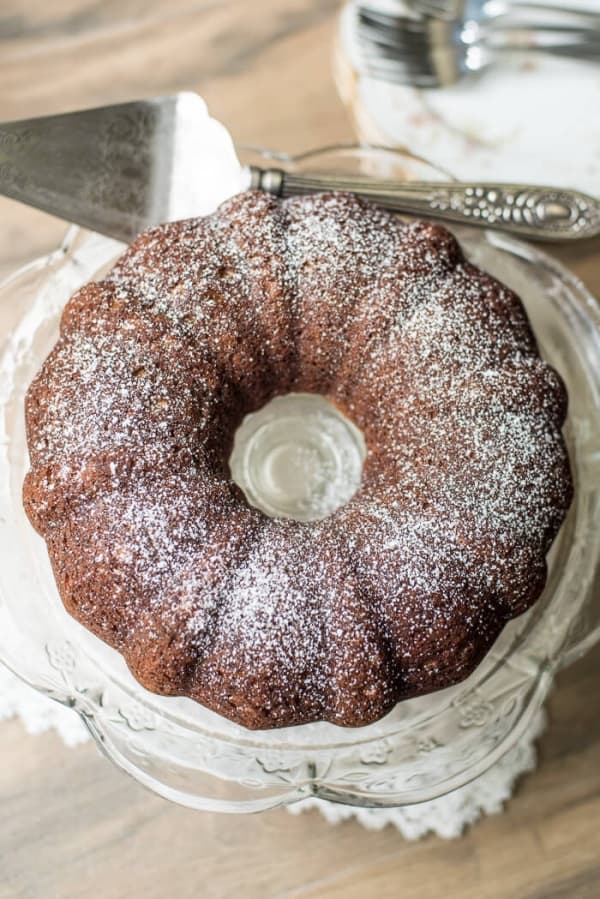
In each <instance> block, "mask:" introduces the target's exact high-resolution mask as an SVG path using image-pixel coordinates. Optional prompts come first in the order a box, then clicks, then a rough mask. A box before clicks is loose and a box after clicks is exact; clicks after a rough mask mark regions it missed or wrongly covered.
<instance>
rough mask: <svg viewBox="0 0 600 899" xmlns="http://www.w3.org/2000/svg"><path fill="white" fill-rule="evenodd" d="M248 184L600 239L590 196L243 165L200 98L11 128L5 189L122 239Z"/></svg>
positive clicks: (550, 236)
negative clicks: (338, 193) (341, 194)
mask: <svg viewBox="0 0 600 899" xmlns="http://www.w3.org/2000/svg"><path fill="white" fill-rule="evenodd" d="M246 188H254V189H259V190H265V191H268V192H269V193H272V194H276V195H278V196H292V195H297V194H306V193H314V192H319V191H328V190H348V191H352V192H354V193H357V194H360V195H361V196H363V197H365V198H367V199H370V200H373V201H374V202H376V203H378V204H379V205H381V206H385V207H387V208H389V209H392V210H395V211H398V212H404V213H410V214H415V215H420V216H425V217H430V218H438V219H444V220H447V221H452V222H462V223H467V224H473V225H482V226H486V227H487V226H490V225H493V226H494V227H496V228H504V229H506V230H509V231H512V232H515V233H518V234H522V235H523V236H526V237H530V238H533V239H537V240H544V239H546V240H570V239H574V238H580V237H591V236H593V235H595V234H598V233H600V203H599V202H598V201H597V200H595V199H594V198H592V197H589V196H586V195H585V194H583V193H580V192H578V191H571V190H563V189H558V188H552V187H532V186H528V185H516V184H510V185H502V184H465V183H461V184H458V183H452V182H449V183H431V182H427V183H418V182H412V183H410V182H406V183H404V182H391V181H385V180H375V179H371V178H365V177H361V176H354V175H339V174H330V173H323V174H318V173H312V172H311V173H306V174H296V173H289V172H285V171H283V170H281V169H261V168H258V167H255V166H251V167H246V168H242V167H241V166H240V164H239V162H238V160H237V157H236V155H235V151H234V148H233V144H232V142H231V138H230V137H229V135H228V134H227V132H226V131H225V129H224V128H223V126H222V125H220V124H219V123H218V122H216V121H215V120H214V119H211V118H210V117H209V115H208V112H207V110H206V106H205V104H204V102H203V101H202V99H201V98H200V97H198V96H197V95H196V94H190V93H181V94H176V95H175V96H171V97H159V98H157V99H152V100H140V101H137V102H134V103H125V104H119V105H115V106H105V107H100V108H98V109H88V110H83V111H82V112H74V113H67V114H64V115H57V116H48V117H44V118H38V119H29V120H24V121H18V122H8V123H5V124H3V125H0V193H2V194H4V195H5V196H8V197H12V198H14V199H16V200H19V201H21V202H23V203H26V204H28V205H30V206H35V207H37V208H38V209H43V210H45V211H46V212H50V213H52V214H53V215H56V216H59V217H60V218H64V219H66V220H67V221H71V222H76V223H77V224H80V225H83V226H84V227H86V228H90V229H92V230H94V231H98V232H100V233H101V234H106V235H109V236H110V237H114V238H116V239H117V240H122V241H130V240H132V239H133V238H134V237H136V235H137V234H139V233H140V232H141V231H143V230H144V228H147V227H149V226H151V225H156V224H159V223H161V222H166V221H173V220H175V219H179V218H186V217H191V216H196V215H203V214H206V213H208V212H211V211H212V210H213V209H214V208H216V206H217V205H218V204H219V202H221V201H222V200H224V199H226V197H228V196H232V195H234V194H235V193H238V192H239V191H241V190H244V189H246Z"/></svg>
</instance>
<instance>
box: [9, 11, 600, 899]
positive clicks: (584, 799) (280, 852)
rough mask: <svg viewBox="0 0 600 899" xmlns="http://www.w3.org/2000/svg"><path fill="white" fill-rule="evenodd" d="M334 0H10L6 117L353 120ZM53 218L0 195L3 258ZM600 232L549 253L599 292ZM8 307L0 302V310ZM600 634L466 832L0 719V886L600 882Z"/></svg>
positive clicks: (220, 888) (287, 888) (111, 898)
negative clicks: (200, 107) (529, 754)
mask: <svg viewBox="0 0 600 899" xmlns="http://www.w3.org/2000/svg"><path fill="white" fill-rule="evenodd" d="M336 6H337V4H336V2H334V0H327V2H319V0H286V2H275V0H263V2H261V3H260V4H251V3H247V2H232V3H222V2H218V0H213V2H206V3H199V2H191V0H171V2H170V3H169V4H166V3H160V2H158V0H118V2H117V0H54V2H52V3H51V4H50V3H49V4H41V3H39V0H3V3H2V4H1V7H0V118H4V119H9V118H18V117H22V116H29V115H35V114H44V113H50V112H54V111H59V110H66V109H72V108H76V107H78V106H86V105H88V106H89V105H94V104H97V103H105V102H111V101H116V100H124V99H129V98H131V97H136V96H150V95H153V94H157V93H164V92H167V91H172V90H178V89H180V88H188V89H193V90H199V91H200V92H201V93H202V94H203V95H204V96H205V97H206V99H207V101H208V103H209V106H210V107H211V110H212V112H213V114H215V115H216V116H217V117H218V118H221V119H222V120H223V121H224V122H225V123H226V124H227V125H228V127H229V128H230V129H231V131H232V132H233V134H234V137H235V138H236V139H237V140H239V141H243V142H246V143H253V144H262V145H267V146H273V147H281V148H285V149H289V150H292V151H294V150H300V149H304V148H307V147H309V146H314V145H318V144H324V143H330V142H336V141H340V140H350V139H351V138H352V130H351V125H350V122H349V119H348V116H347V115H346V113H345V111H344V109H343V108H342V106H341V104H340V103H339V101H338V99H337V96H336V92H335V89H334V87H333V83H332V80H331V75H330V47H331V42H332V39H333V33H334V26H335V22H334V16H335V12H336ZM63 231H64V224H63V223H61V222H58V221H56V220H55V219H52V218H51V217H50V216H47V215H44V214H43V213H40V212H36V211H34V210H29V209H25V208H21V207H19V206H18V205H17V204H15V203H12V202H11V201H8V200H0V234H1V237H2V240H1V243H0V274H1V273H2V272H7V271H9V270H12V269H13V268H14V267H15V266H16V265H17V264H20V263H21V262H23V261H25V260H27V259H30V258H32V257H33V256H36V255H39V254H40V253H41V252H45V251H47V250H49V249H51V248H53V247H54V246H55V245H56V243H57V241H58V239H59V238H60V235H61V234H62V232H63ZM599 249H600V243H598V242H593V243H592V244H589V245H585V244H581V245H578V246H576V247H569V248H566V249H564V250H561V251H560V252H558V251H557V255H560V257H561V258H562V259H563V261H565V262H566V263H567V264H568V265H570V266H571V267H572V268H573V269H574V270H575V271H576V272H577V273H578V274H579V276H580V277H582V278H583V279H584V280H586V281H587V283H588V284H589V286H590V287H591V288H592V289H593V290H594V291H596V292H597V293H600V262H599V261H598V250H599ZM1 324H2V311H1V310H0V326H1ZM599 695H600V652H594V653H591V654H590V655H589V656H588V657H587V658H586V659H585V660H583V661H582V662H580V663H579V664H578V665H576V666H575V667H573V668H572V669H571V670H569V671H568V672H566V673H565V674H564V675H563V676H562V677H561V679H560V683H559V686H558V689H557V690H556V692H555V693H554V696H553V698H552V701H551V703H550V720H551V726H550V730H549V732H548V734H547V735H546V736H545V737H544V738H543V739H542V741H541V766H540V769H539V770H538V771H537V772H536V773H535V774H534V775H531V776H528V777H527V778H526V779H525V780H524V782H523V784H522V786H521V787H520V788H519V790H518V793H517V796H516V797H515V798H514V799H513V800H512V801H511V803H510V804H509V808H508V811H507V812H506V814H504V815H502V816H498V817H494V818H490V819H487V820H485V821H483V822H482V823H480V824H478V825H477V826H476V827H474V828H473V829H472V830H471V831H470V832H469V833H468V834H467V835H466V836H465V838H464V839H462V840H460V841H453V842H444V841H442V840H439V839H435V838H429V839H426V840H424V841H422V842H420V843H417V844H410V843H406V842H404V841H403V840H402V839H401V838H400V837H399V836H398V834H397V833H396V832H395V831H392V830H390V829H388V830H386V831H383V832H379V833H372V832H367V831H364V830H363V829H362V828H361V827H359V826H358V825H356V824H354V823H347V824H345V825H341V826H339V827H335V828H333V827H330V826H329V825H327V824H326V823H325V822H324V821H323V820H322V819H321V818H320V817H319V816H318V815H316V814H314V813H310V814H306V815H302V816H300V817H299V818H295V817H292V816H290V815H288V814H287V813H286V812H284V811H274V812H270V813H266V814H263V815H260V816H253V817H234V816H219V815H212V814H201V813H194V812H191V811H188V810H186V809H182V808H178V807H176V806H173V805H170V804H168V803H167V802H165V801H163V800H161V799H158V798H157V797H155V796H153V795H151V794H150V793H147V792H146V791H144V790H143V789H142V788H141V787H140V786H139V785H137V784H136V783H134V782H133V781H131V780H129V779H127V778H126V777H125V776H124V775H122V774H121V773H120V772H119V771H117V770H116V769H115V768H113V767H112V766H111V765H110V764H108V763H107V762H106V761H105V760H104V759H103V758H100V757H99V756H98V754H97V753H96V751H95V750H94V749H93V747H91V746H90V745H87V746H84V747H82V748H79V749H66V748H64V746H62V744H61V743H60V741H59V739H58V738H57V737H56V736H54V735H51V734H49V735H45V736H41V737H28V736H26V735H25V734H24V732H23V730H22V728H21V726H20V725H19V724H18V723H17V722H10V723H4V724H0V759H1V760H2V764H1V765H0V899H38V897H39V899H81V897H82V896H86V895H93V896H98V897H101V899H125V897H127V899H132V897H133V899H137V897H144V899H171V897H173V899H188V897H189V899H192V897H194V899H197V897H198V896H200V897H202V899H213V897H214V899H225V897H234V896H238V895H243V896H244V897H246V899H284V897H286V899H288V897H289V899H291V897H302V899H317V897H318V899H342V897H344V899H365V897H367V899H370V897H374V896H377V897H378V899H397V897H402V899H413V897H414V899H417V897H418V899H439V897H441V896H443V897H445V899H458V897H460V899H598V897H599V896H600V719H599V718H598V715H597V710H598V696H599Z"/></svg>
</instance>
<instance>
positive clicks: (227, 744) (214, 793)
mask: <svg viewBox="0 0 600 899" xmlns="http://www.w3.org/2000/svg"><path fill="white" fill-rule="evenodd" d="M243 156H244V161H248V162H250V161H252V160H253V159H254V160H256V158H257V156H258V157H260V161H262V162H264V161H265V158H270V159H274V158H275V159H277V160H278V162H279V163H280V164H281V165H283V166H287V167H289V168H296V169H303V170H307V169H309V168H318V169H321V170H323V169H330V170H332V171H333V170H335V171H339V170H340V169H346V170H354V171H360V172H362V173H371V174H374V175H379V176H381V175H388V176H390V177H395V178H408V179H410V178H431V179H436V178H438V179H439V178H440V177H447V176H446V175H444V173H441V172H440V171H439V170H436V169H433V168H432V167H431V166H430V165H428V164H427V163H426V162H425V161H423V160H420V159H417V158H415V157H414V156H411V155H410V154H409V153H406V152H399V151H396V150H394V151H390V150H385V149H378V148H367V147H361V148H358V147H332V148H326V149H321V150H317V151H314V152H312V153H308V154H305V155H303V156H301V157H297V158H294V159H290V158H287V157H281V156H276V155H275V154H270V153H266V152H265V151H244V153H243ZM456 231H457V235H458V237H459V239H460V240H461V241H462V244H463V246H464V248H465V251H466V253H467V255H468V256H469V257H470V258H471V259H472V260H473V261H475V262H476V263H478V264H480V265H481V266H483V267H484V268H486V269H488V270H489V271H491V272H492V273H493V274H495V275H497V276H498V277H500V278H501V279H502V280H504V281H505V282H507V283H508V284H509V285H510V286H512V287H513V288H515V289H516V290H517V291H518V292H519V293H520V294H521V296H522V297H523V300H524V302H525V305H526V307H527V310H528V312H529V315H530V317H531V320H532V322H533V326H534V328H535V331H536V333H537V335H538V338H539V341H540V345H541V348H542V351H543V353H544V355H545V356H546V358H547V359H549V360H550V362H552V363H553V364H554V365H555V366H556V367H557V368H558V369H559V371H560V372H561V374H562V375H563V377H564V378H565V381H566V382H567V385H568V388H569V394H570V414H569V419H568V423H567V438H568V441H569V445H570V451H571V459H572V463H573V469H574V475H575V480H576V500H575V502H574V504H573V507H572V509H571V511H570V513H569V516H568V519H567V521H566V522H565V524H564V526H563V528H562V531H561V533H560V535H559V537H558V539H557V540H556V542H555V544H554V546H553V548H552V551H551V554H550V557H549V578H548V584H547V588H546V590H545V592H544V595H543V597H542V598H541V600H540V601H539V602H538V603H537V604H536V605H535V607H534V608H533V609H531V610H530V611H529V612H528V613H527V614H526V615H524V616H522V617H521V618H519V619H517V620H515V621H513V622H511V623H510V624H509V625H508V626H507V627H506V629H505V631H504V632H503V634H502V636H501V637H500V639H499V640H498V641H497V643H496V645H495V646H494V648H493V649H492V651H491V652H490V653H489V655H488V656H487V657H486V659H485V660H484V661H483V662H482V664H481V665H480V666H479V668H478V669H477V670H476V671H475V672H474V673H473V674H472V675H471V677H470V678H469V679H468V680H466V681H465V682H464V683H462V684H460V685H459V686H456V687H452V688H450V689H447V690H443V691H440V692H438V693H435V694H432V695H430V696H425V697H421V698H418V699H413V700H409V701H407V702H403V703H400V704H399V705H398V706H396V708H395V709H394V710H393V711H392V712H391V713H390V714H388V715H387V716H386V717H385V718H384V719H383V720H381V721H380V722H378V723H376V724H373V725H370V726H368V727H364V728H359V729H345V728H340V727H336V726H334V725H330V724H325V723H318V724H309V725H304V726H300V727H295V728H289V729H283V730H277V731H263V732H251V731H248V730H245V729H244V728H242V727H239V726H237V725H235V724H232V723H230V722H229V721H227V720H225V719H224V718H221V717H220V716H218V715H216V714H213V713H211V712H209V711H207V710H206V709H204V708H202V707H201V706H199V705H197V704H195V703H194V702H192V701H191V700H188V699H180V698H173V697H160V696H155V695H153V694H151V693H149V692H147V691H146V690H144V689H143V688H142V687H141V686H140V685H139V684H138V683H137V682H136V681H135V680H134V679H133V677H132V676H131V675H130V674H129V671H128V669H127V668H126V666H125V663H124V662H123V660H122V658H121V657H120V655H119V654H118V653H116V652H115V651H114V650H112V649H110V648H109V647H108V646H106V645H104V644H103V643H102V642H101V641H99V640H98V639H97V638H95V637H94V636H93V635H91V634H90V633H88V632H87V631H86V630H85V629H84V628H82V627H81V626H80V625H79V624H78V623H77V622H75V621H74V620H73V619H71V618H70V617H69V615H67V613H66V612H65V611H64V609H63V607H62V605H61V602H60V599H59V597H58V593H57V590H56V587H55V585H54V580H53V577H52V573H51V569H50V564H49V561H48V557H47V554H46V548H45V545H44V542H43V541H42V540H41V538H40V537H39V536H38V535H37V534H36V533H35V532H34V531H33V529H32V527H31V526H30V524H29V522H28V521H27V519H26V517H25V514H24V512H23V509H22V506H21V485H22V481H23V476H24V474H25V472H26V470H27V467H28V462H27V450H26V443H25V433H24V422H23V398H24V394H25V391H26V389H27V386H28V384H29V382H30V381H31V379H32V377H33V375H34V374H35V372H36V371H37V370H38V368H39V366H40V364H41V362H42V360H43V359H44V357H45V356H46V354H47V353H48V351H49V349H50V347H51V346H52V345H53V343H54V341H55V339H56V336H57V328H58V319H59V315H60V312H61V309H62V307H63V306H64V304H65V302H66V300H67V299H68V297H69V296H70V294H71V293H72V292H73V291H74V290H75V289H77V288H78V287H79V286H80V285H81V284H83V283H85V282H86V281H88V280H90V279H92V278H94V277H96V276H97V275H98V274H100V273H101V272H102V271H104V270H106V268H107V267H109V266H110V264H111V262H112V260H113V259H114V258H115V256H117V255H118V254H119V252H120V251H121V250H122V246H121V245H120V244H118V243H116V242H115V241H111V240H109V239H107V238H104V237H100V236H99V235H97V234H90V233H86V232H85V231H81V230H78V229H75V228H72V229H71V230H69V232H68V234H67V236H66V238H65V241H64V243H63V245H62V246H61V247H60V248H59V249H58V250H56V252H54V253H52V254H51V255H50V256H48V257H46V258H43V259H39V260H37V261H36V262H34V263H32V264H31V265H29V266H27V267H26V268H24V269H21V270H20V271H18V272H17V273H16V274H15V275H13V276H12V277H11V278H9V279H8V280H7V281H6V282H4V284H3V285H2V286H1V287H0V292H1V296H0V302H2V303H4V304H9V305H10V308H11V310H12V314H13V320H14V321H15V323H16V324H15V327H14V329H13V331H12V332H11V334H10V335H9V336H8V337H7V338H6V339H5V341H4V344H3V346H2V354H1V358H0V407H1V424H0V540H1V541H2V547H3V562H4V564H3V566H2V571H1V573H0V659H1V660H2V661H3V662H4V663H5V664H6V665H8V666H9V668H11V669H12V670H13V671H14V672H15V673H16V674H18V675H19V676H20V677H21V678H23V679H24V680H25V681H27V682H28V683H29V684H31V685H32V686H33V687H35V688H36V689H38V690H40V691H42V692H43V693H45V694H46V695H48V696H49V697H51V698H53V699H55V700H57V701H58V702H61V703H64V704H65V705H68V706H70V707H71V708H73V709H75V710H76V711H77V712H78V713H79V715H80V716H81V718H82V719H83V721H84V722H85V724H86V725H87V727H88V729H89V731H90V733H91V734H92V736H93V737H94V739H95V740H96V742H97V745H98V746H99V748H100V749H101V750H102V751H103V752H104V753H105V754H106V755H107V756H108V757H109V758H110V759H112V760H113V761H114V762H115V763H116V764H117V765H118V766H119V767H121V768H122V769H123V770H125V771H127V772H128V773H129V774H131V775H132V776H133V777H135V778H136V779H137V780H138V781H140V782H141V783H143V784H145V785H146V786H147V787H149V788H150V789H152V790H154V791H155V792H157V793H159V794H161V795H162V796H165V797H167V798H168V799H171V800H173V801H175V802H179V803H181V804H183V805H187V806H190V807H193V808H197V809H207V810H213V811H225V812H255V811H260V810H262V809H267V808H270V807H273V806H277V805H284V804H289V803H293V802H296V801H298V800H301V799H305V798H307V797H309V796H316V797H321V798H324V799H327V800H331V801H334V802H340V803H347V804H352V805H357V806H367V807H374V808H376V807H392V806H400V805H404V804H414V803H416V802H421V801H426V800H430V799H433V798H436V797H439V796H442V795H444V794H446V793H448V792H450V791H451V790H453V789H456V788H457V787H459V786H462V785H463V784H465V783H467V782H469V781H471V780H473V779H474V778H476V777H477V776H479V775H480V774H482V773H483V772H484V771H485V770H487V769H488V768H489V767H491V766H492V765H493V764H494V762H496V761H497V760H498V759H499V758H500V757H501V756H503V755H504V754H505V753H506V752H507V751H508V750H509V749H510V748H512V747H513V746H514V745H515V743H516V742H517V741H518V740H519V738H520V736H521V735H523V734H524V733H526V731H527V729H528V728H529V726H530V724H531V722H532V720H533V718H534V716H535V715H536V713H537V712H538V711H539V709H540V707H541V706H542V704H543V702H544V699H545V697H546V696H547V694H548V691H549V690H550V688H551V686H552V683H553V680H554V677H555V675H556V673H557V672H558V670H559V669H560V668H561V667H562V666H565V665H568V664H569V663H571V662H572V661H574V660H575V659H576V658H578V657H579V656H580V655H581V654H583V653H584V652H585V651H586V650H587V649H588V648H589V647H591V646H592V645H593V644H594V643H595V642H596V641H597V640H598V639H600V596H599V595H598V594H599V593H600V579H599V575H600V570H599V569H600V551H599V547H600V540H599V536H598V535H599V534H600V502H599V496H600V313H599V310H598V307H597V305H596V304H595V301H594V299H593V297H592V296H590V294H589V293H588V292H587V291H586V290H585V288H584V286H583V285H582V284H581V283H580V282H579V281H577V280H576V279H575V278H574V277H573V276H572V275H570V274H569V273H568V272H567V271H566V270H565V269H563V268H562V267H561V266H559V265H558V264H557V263H555V262H554V261H553V260H552V259H551V258H550V257H549V256H547V255H545V254H543V253H541V252H540V251H538V250H537V249H534V248H533V247H531V246H527V245H525V244H523V243H521V242H519V241H517V240H514V239H512V238H511V237H508V236H505V235H501V234H498V233H495V232H492V231H487V232H484V231H481V230H470V229H456Z"/></svg>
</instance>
